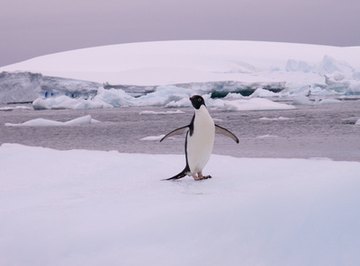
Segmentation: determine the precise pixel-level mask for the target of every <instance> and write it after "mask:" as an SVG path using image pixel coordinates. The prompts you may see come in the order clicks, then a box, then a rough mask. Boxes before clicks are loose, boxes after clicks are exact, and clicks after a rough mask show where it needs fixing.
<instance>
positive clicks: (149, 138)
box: [140, 135, 165, 141]
mask: <svg viewBox="0 0 360 266" xmlns="http://www.w3.org/2000/svg"><path fill="white" fill-rule="evenodd" d="M164 136H165V135H159V136H147V137H143V138H141V139H140V140H150V141H159V140H161V139H162V138H163V137H164Z"/></svg>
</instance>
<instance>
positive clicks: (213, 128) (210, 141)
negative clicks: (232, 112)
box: [160, 95, 239, 181]
mask: <svg viewBox="0 0 360 266" xmlns="http://www.w3.org/2000/svg"><path fill="white" fill-rule="evenodd" d="M189 99H190V101H191V104H192V106H193V107H194V108H195V112H194V115H193V117H192V119H191V122H190V124H189V125H186V126H183V127H179V128H177V129H175V130H173V131H171V132H169V133H168V134H166V135H165V136H164V137H163V138H162V139H161V140H160V142H162V141H163V140H164V139H166V138H168V137H171V136H175V135H181V134H184V133H186V135H185V159H186V165H185V168H184V170H182V171H181V172H180V173H178V174H177V175H175V176H173V177H170V178H167V179H165V180H177V179H180V178H183V177H185V176H186V175H189V176H192V177H193V178H194V180H196V181H198V180H204V179H208V178H211V176H210V175H207V176H205V175H203V173H202V170H203V168H204V167H205V165H206V164H207V162H208V161H209V159H210V155H211V153H212V150H213V147H214V140H215V133H218V134H222V135H225V136H227V137H230V138H231V139H232V140H234V141H235V142H236V143H239V139H238V138H237V137H236V136H235V134H234V133H232V132H231V131H230V130H228V129H226V128H224V127H221V126H219V125H217V124H215V123H214V120H213V119H212V117H211V116H210V114H209V112H208V110H207V108H206V105H205V101H204V98H203V97H201V96H200V95H194V96H192V97H190V98H189Z"/></svg>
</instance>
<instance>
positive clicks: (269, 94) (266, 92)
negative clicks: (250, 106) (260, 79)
mask: <svg viewBox="0 0 360 266" xmlns="http://www.w3.org/2000/svg"><path fill="white" fill-rule="evenodd" d="M274 96H278V94H276V93H275V92H272V91H269V90H264V89H262V88H258V89H256V90H255V91H254V93H252V94H251V95H250V97H259V98H266V97H274Z"/></svg>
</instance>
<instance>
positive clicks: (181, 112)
mask: <svg viewBox="0 0 360 266" xmlns="http://www.w3.org/2000/svg"><path fill="white" fill-rule="evenodd" d="M184 113H185V112H183V111H181V110H176V111H141V112H140V113H139V114H140V115H171V114H184Z"/></svg>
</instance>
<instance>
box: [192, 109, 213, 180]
mask: <svg viewBox="0 0 360 266" xmlns="http://www.w3.org/2000/svg"><path fill="white" fill-rule="evenodd" d="M214 139H215V125H214V121H213V119H212V118H211V116H210V115H209V113H208V111H207V110H206V108H205V107H201V108H200V109H199V110H198V111H197V112H196V114H195V119H194V130H193V134H192V136H190V132H189V133H188V140H187V158H188V165H189V168H190V172H191V173H192V174H195V173H198V172H201V171H202V169H203V168H204V167H205V165H206V163H207V162H208V161H209V158H210V155H211V153H212V150H213V147H214Z"/></svg>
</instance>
